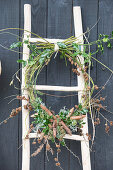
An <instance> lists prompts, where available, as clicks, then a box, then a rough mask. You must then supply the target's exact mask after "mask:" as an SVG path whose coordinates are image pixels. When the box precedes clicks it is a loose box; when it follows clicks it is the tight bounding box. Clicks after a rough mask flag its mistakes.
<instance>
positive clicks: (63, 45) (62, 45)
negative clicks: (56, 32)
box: [57, 42, 67, 49]
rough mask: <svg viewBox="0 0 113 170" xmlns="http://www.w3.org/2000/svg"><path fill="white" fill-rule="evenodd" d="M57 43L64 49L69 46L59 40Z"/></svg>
mask: <svg viewBox="0 0 113 170" xmlns="http://www.w3.org/2000/svg"><path fill="white" fill-rule="evenodd" d="M57 44H58V46H59V47H60V48H63V49H65V48H67V46H66V45H65V44H64V43H62V42H57Z"/></svg>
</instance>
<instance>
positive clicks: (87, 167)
mask: <svg viewBox="0 0 113 170" xmlns="http://www.w3.org/2000/svg"><path fill="white" fill-rule="evenodd" d="M73 15H74V28H75V36H76V37H79V41H80V42H81V43H82V44H83V28H82V16H81V8H80V7H79V6H76V7H73ZM81 50H83V46H81ZM79 57H80V60H81V63H82V64H84V59H83V57H82V56H79ZM77 80H78V87H81V88H82V89H84V87H85V81H84V77H83V74H82V72H80V76H77ZM78 102H79V103H80V102H82V93H80V92H78ZM83 121H84V122H85V124H84V125H83V128H82V131H83V134H84V138H85V140H84V141H81V153H82V165H83V170H91V162H90V150H89V141H88V140H87V136H86V133H88V119H87V115H86V117H85V118H84V119H83Z"/></svg>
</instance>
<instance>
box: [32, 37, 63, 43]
mask: <svg viewBox="0 0 113 170" xmlns="http://www.w3.org/2000/svg"><path fill="white" fill-rule="evenodd" d="M45 40H47V41H48V42H49V43H53V44H54V43H57V42H62V41H64V40H63V39H49V38H44V39H42V38H29V42H34V43H35V42H37V41H40V42H44V43H45V42H46V41H45Z"/></svg>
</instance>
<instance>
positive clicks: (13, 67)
mask: <svg viewBox="0 0 113 170" xmlns="http://www.w3.org/2000/svg"><path fill="white" fill-rule="evenodd" d="M18 7H19V0H11V1H8V0H6V1H1V2H0V29H3V28H8V27H17V28H18V27H19V8H18ZM10 32H12V33H15V34H17V35H18V30H13V31H10ZM14 41H16V38H15V37H14V36H11V35H9V34H3V35H0V44H2V45H4V46H6V47H8V48H9V46H10V45H11V44H12V43H13V42H14ZM17 50H18V49H17ZM18 58H19V55H18V53H13V52H11V51H8V50H5V49H3V48H2V47H0V60H1V61H2V75H1V76H0V122H1V121H2V120H4V119H6V118H7V117H8V116H9V115H10V112H11V110H12V109H13V108H15V107H18V106H19V103H18V101H14V102H13V103H11V104H9V105H8V102H9V101H10V100H11V98H8V99H7V100H4V98H5V97H6V96H9V95H12V94H18V93H19V90H16V89H14V87H13V86H12V87H11V86H9V84H10V81H11V79H12V75H13V74H14V73H15V72H16V71H17V70H18V69H19V67H18V65H17V64H16V60H17V59H18ZM15 85H16V86H17V87H19V84H18V83H16V84H15ZM12 98H13V97H12ZM14 98H15V97H14ZM15 169H16V170H18V116H17V117H16V118H14V119H12V120H9V121H8V123H7V124H2V125H1V126H0V170H15Z"/></svg>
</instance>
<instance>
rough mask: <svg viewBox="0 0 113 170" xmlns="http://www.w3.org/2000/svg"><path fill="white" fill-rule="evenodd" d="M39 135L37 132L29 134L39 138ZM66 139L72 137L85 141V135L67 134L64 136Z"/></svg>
mask: <svg viewBox="0 0 113 170" xmlns="http://www.w3.org/2000/svg"><path fill="white" fill-rule="evenodd" d="M38 137H40V135H39V134H37V133H30V134H29V138H38ZM64 139H71V140H77V141H83V140H84V137H83V136H80V135H72V136H70V135H68V134H66V135H65V136H64Z"/></svg>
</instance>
